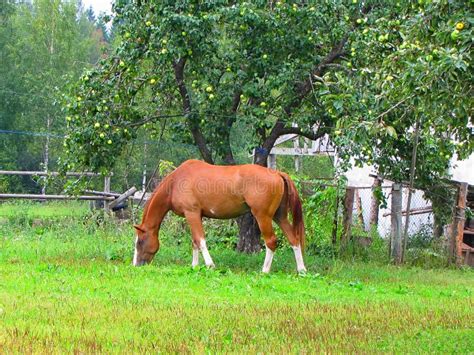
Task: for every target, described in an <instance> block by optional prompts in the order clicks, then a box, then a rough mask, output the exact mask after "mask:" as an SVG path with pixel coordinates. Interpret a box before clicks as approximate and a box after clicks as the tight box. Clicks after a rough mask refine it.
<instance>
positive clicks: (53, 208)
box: [0, 201, 89, 218]
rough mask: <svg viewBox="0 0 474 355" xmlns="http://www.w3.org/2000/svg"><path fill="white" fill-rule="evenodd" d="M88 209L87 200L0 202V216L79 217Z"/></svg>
mask: <svg viewBox="0 0 474 355" xmlns="http://www.w3.org/2000/svg"><path fill="white" fill-rule="evenodd" d="M88 211H89V203H88V202H79V201H68V202H45V203H39V202H38V203H34V202H29V201H20V202H19V201H15V202H6V203H1V204H0V218H2V217H3V218H6V217H9V218H11V217H15V218H18V217H19V216H26V217H28V218H58V217H59V218H61V217H73V216H74V217H81V216H85V215H86V214H87V213H88Z"/></svg>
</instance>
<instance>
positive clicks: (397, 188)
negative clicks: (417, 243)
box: [390, 183, 402, 264]
mask: <svg viewBox="0 0 474 355" xmlns="http://www.w3.org/2000/svg"><path fill="white" fill-rule="evenodd" d="M391 209H392V211H391V212H392V213H391V222H392V223H391V236H390V239H391V241H390V258H391V259H392V261H393V262H394V263H395V264H400V263H401V262H402V187H401V185H400V184H397V183H394V184H393V186H392V208H391Z"/></svg>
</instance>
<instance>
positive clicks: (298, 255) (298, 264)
mask: <svg viewBox="0 0 474 355" xmlns="http://www.w3.org/2000/svg"><path fill="white" fill-rule="evenodd" d="M292 248H293V251H294V252H295V259H296V269H297V270H298V272H305V271H306V268H305V266H304V261H303V254H302V253H301V247H300V246H299V245H294V246H292Z"/></svg>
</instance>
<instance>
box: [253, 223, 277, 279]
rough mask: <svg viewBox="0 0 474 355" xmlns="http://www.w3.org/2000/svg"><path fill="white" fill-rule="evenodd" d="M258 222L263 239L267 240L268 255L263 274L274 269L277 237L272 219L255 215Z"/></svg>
mask: <svg viewBox="0 0 474 355" xmlns="http://www.w3.org/2000/svg"><path fill="white" fill-rule="evenodd" d="M254 216H255V219H256V220H257V223H258V227H259V228H260V231H261V232H262V236H263V239H264V240H265V246H266V250H267V252H266V254H265V261H264V262H263V267H262V272H264V273H269V272H270V269H271V267H272V261H273V255H274V254H275V249H276V241H277V239H276V236H275V232H274V230H273V226H272V218H271V217H269V216H266V215H254Z"/></svg>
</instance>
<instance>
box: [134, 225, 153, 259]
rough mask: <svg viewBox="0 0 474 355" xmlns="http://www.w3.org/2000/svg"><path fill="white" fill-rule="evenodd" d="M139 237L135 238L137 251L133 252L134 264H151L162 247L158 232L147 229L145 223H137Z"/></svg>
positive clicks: (136, 228)
mask: <svg viewBox="0 0 474 355" xmlns="http://www.w3.org/2000/svg"><path fill="white" fill-rule="evenodd" d="M134 227H135V230H136V232H137V237H136V239H135V253H134V254H133V265H135V266H141V265H144V264H149V263H150V262H151V261H152V260H153V257H154V256H155V254H156V252H157V251H158V249H160V241H159V240H158V233H153V232H151V231H149V230H147V229H146V228H145V227H144V226H143V225H135V226H134Z"/></svg>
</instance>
